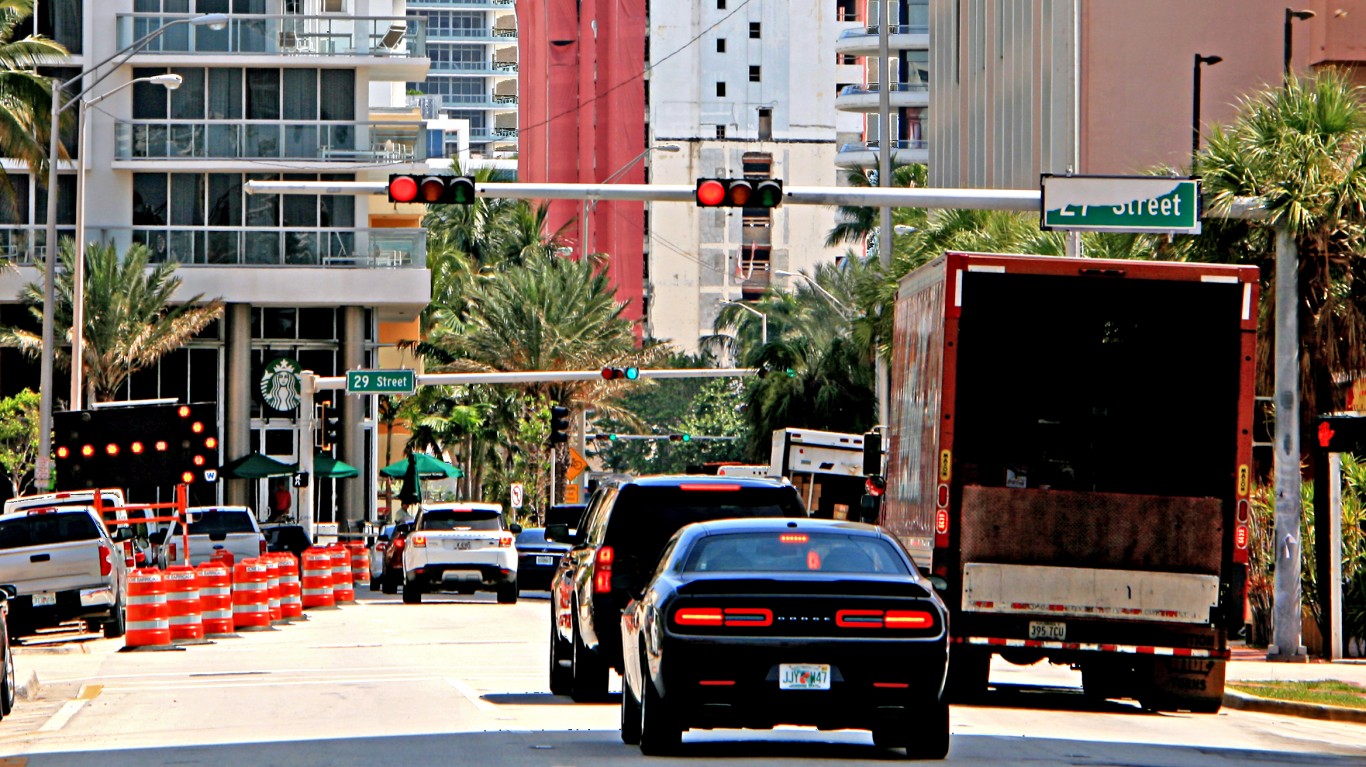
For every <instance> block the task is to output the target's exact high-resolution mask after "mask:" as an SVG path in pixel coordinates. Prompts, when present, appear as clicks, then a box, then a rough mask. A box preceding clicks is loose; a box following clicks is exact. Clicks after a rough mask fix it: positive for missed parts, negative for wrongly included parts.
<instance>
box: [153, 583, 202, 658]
mask: <svg viewBox="0 0 1366 767" xmlns="http://www.w3.org/2000/svg"><path fill="white" fill-rule="evenodd" d="M162 581H163V582H164V583H165V584H166V611H167V615H168V616H169V620H170V626H171V641H173V642H196V641H202V640H203V639H204V620H203V617H202V615H201V611H202V606H201V604H200V601H199V581H198V579H197V578H196V577H195V570H194V568H192V567H188V566H186V565H175V566H172V567H168V568H166V572H165V573H163V574H162Z"/></svg>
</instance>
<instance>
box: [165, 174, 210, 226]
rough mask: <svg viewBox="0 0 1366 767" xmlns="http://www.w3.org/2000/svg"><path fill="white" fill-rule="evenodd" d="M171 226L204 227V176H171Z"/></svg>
mask: <svg viewBox="0 0 1366 767" xmlns="http://www.w3.org/2000/svg"><path fill="white" fill-rule="evenodd" d="M171 224H172V225H173V226H203V225H204V175H203V174H202V173H172V174H171Z"/></svg>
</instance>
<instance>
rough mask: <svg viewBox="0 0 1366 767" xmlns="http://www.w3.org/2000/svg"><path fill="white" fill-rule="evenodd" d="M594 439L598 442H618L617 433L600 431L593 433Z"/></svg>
mask: <svg viewBox="0 0 1366 767" xmlns="http://www.w3.org/2000/svg"><path fill="white" fill-rule="evenodd" d="M593 440H594V441H596V442H616V441H617V435H615V434H606V433H603V432H598V433H597V434H594V435H593Z"/></svg>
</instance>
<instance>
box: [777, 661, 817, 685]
mask: <svg viewBox="0 0 1366 767" xmlns="http://www.w3.org/2000/svg"><path fill="white" fill-rule="evenodd" d="M778 689H779V690H828V689H830V666H829V664H826V663H780V664H779V665H778Z"/></svg>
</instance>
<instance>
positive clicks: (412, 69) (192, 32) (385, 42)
mask: <svg viewBox="0 0 1366 767" xmlns="http://www.w3.org/2000/svg"><path fill="white" fill-rule="evenodd" d="M194 16H195V15H194V14H158V13H121V14H118V15H117V16H116V19H115V25H116V34H117V37H118V40H117V45H118V46H119V47H120V48H124V47H128V46H130V45H131V44H132V43H133V42H134V41H136V40H139V39H141V38H142V37H144V36H146V35H148V34H150V33H152V32H154V31H156V30H158V29H160V28H162V27H164V26H166V25H167V24H168V23H170V22H172V21H177V20H182V19H187V18H194ZM209 56H212V57H218V56H223V57H240V56H269V57H277V56H278V57H288V58H291V59H302V61H305V62H309V63H311V64H312V65H314V66H317V65H325V66H358V67H365V68H366V70H367V71H368V72H370V73H371V78H372V79H392V80H421V79H422V78H423V77H425V74H426V70H427V65H428V61H427V21H426V19H422V18H417V17H402V16H338V15H332V16H298V15H288V16H282V15H264V14H232V15H231V16H230V17H229V21H228V27H227V28H226V29H221V30H216V29H209V28H208V27H198V26H194V25H191V24H180V25H177V26H175V27H172V28H171V29H168V30H167V31H166V32H165V33H164V34H162V35H160V36H158V37H156V38H155V39H153V40H151V41H150V42H149V43H148V44H147V47H145V48H143V49H142V50H140V51H138V53H137V54H136V55H135V56H133V58H132V59H131V62H130V63H131V64H132V65H133V66H158V65H164V66H176V65H181V64H191V63H200V62H203V61H204V58H205V57H209Z"/></svg>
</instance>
